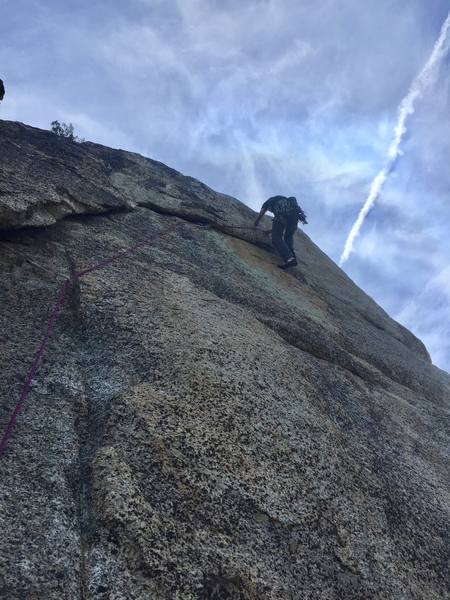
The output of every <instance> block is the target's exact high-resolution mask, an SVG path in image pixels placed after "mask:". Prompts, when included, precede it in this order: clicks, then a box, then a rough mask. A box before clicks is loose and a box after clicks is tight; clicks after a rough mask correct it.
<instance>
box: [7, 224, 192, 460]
mask: <svg viewBox="0 0 450 600" xmlns="http://www.w3.org/2000/svg"><path fill="white" fill-rule="evenodd" d="M180 224H181V222H178V223H173V224H172V225H170V226H169V227H166V228H165V229H161V231H157V232H155V233H153V234H152V235H149V236H148V237H146V238H145V239H144V240H142V241H141V242H138V243H137V244H134V246H131V247H130V248H127V249H126V250H124V251H123V252H119V253H118V254H115V255H114V256H112V257H111V258H108V259H106V260H104V261H102V262H101V263H98V264H97V265H94V266H93V267H89V268H88V269H84V270H83V271H79V272H78V273H75V275H72V277H70V278H68V279H66V280H65V281H64V283H63V285H62V288H61V291H60V293H59V296H58V300H57V301H56V306H55V309H54V311H53V313H52V316H51V317H50V321H49V324H48V326H47V330H46V332H45V335H44V338H43V340H42V343H41V347H40V348H39V352H38V353H37V355H36V358H35V359H34V363H33V366H32V367H31V371H30V374H29V375H28V379H27V381H26V383H25V387H24V388H23V392H22V394H21V396H20V399H19V402H18V403H17V405H16V408H15V409H14V412H13V414H12V416H11V419H10V421H9V425H8V427H7V429H6V433H5V435H4V436H3V439H2V441H1V443H0V454H1V453H2V452H3V450H4V449H5V446H6V443H7V441H8V438H9V436H10V435H11V431H12V429H13V427H14V423H15V421H16V419H17V416H18V414H19V411H20V408H21V406H22V403H23V401H24V399H25V396H26V395H27V393H28V389H29V387H30V384H31V381H32V379H33V376H34V373H35V371H36V369H37V368H38V365H39V361H40V360H41V356H42V353H43V352H44V348H45V346H46V345H47V341H48V338H49V335H50V332H51V330H52V327H53V324H54V322H55V319H56V315H57V314H58V312H59V307H60V305H61V302H62V299H63V298H64V294H65V293H66V289H67V286H68V285H69V281H72V280H73V279H77V278H78V277H81V276H82V275H86V273H90V272H91V271H95V270H96V269H100V268H101V267H104V266H106V265H108V264H109V263H111V262H113V261H114V260H117V259H118V258H121V257H122V256H125V254H128V253H129V252H133V251H134V250H136V249H137V248H139V247H140V246H143V245H144V244H146V243H147V242H149V241H150V240H152V239H154V238H156V237H159V236H161V235H164V234H165V233H167V232H169V231H171V230H172V229H174V228H175V227H177V226H178V225H180Z"/></svg>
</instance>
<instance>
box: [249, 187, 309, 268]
mask: <svg viewBox="0 0 450 600" xmlns="http://www.w3.org/2000/svg"><path fill="white" fill-rule="evenodd" d="M267 211H269V212H271V213H273V215H274V218H273V219H272V230H271V232H272V243H273V245H274V246H275V249H276V250H277V252H278V254H279V255H280V256H281V258H282V259H283V260H284V263H283V264H282V265H277V266H278V268H279V269H288V268H289V267H296V266H297V258H296V256H295V251H294V233H295V231H296V230H297V225H298V222H299V221H301V222H302V223H303V224H304V225H306V224H307V220H306V215H305V213H304V212H303V211H302V209H301V208H300V206H299V205H298V204H297V199H296V198H294V197H293V196H291V197H290V198H286V197H285V196H273V197H272V198H269V199H268V200H266V201H265V202H264V204H263V205H262V207H261V210H260V211H259V214H258V216H257V217H256V219H255V220H254V222H253V227H258V225H259V222H260V221H261V219H262V218H263V216H264V215H265V214H266V212H267Z"/></svg>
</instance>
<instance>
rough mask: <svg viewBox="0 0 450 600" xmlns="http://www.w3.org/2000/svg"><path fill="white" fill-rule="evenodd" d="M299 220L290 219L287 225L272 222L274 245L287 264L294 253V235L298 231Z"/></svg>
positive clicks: (275, 220) (276, 220) (275, 221)
mask: <svg viewBox="0 0 450 600" xmlns="http://www.w3.org/2000/svg"><path fill="white" fill-rule="evenodd" d="M297 225H298V221H297V219H294V220H293V219H289V220H288V221H287V222H286V223H283V221H278V219H273V221H272V244H273V245H274V246H275V249H276V251H277V252H278V254H279V255H280V256H281V258H282V259H283V260H284V262H286V261H287V260H288V259H289V258H292V256H294V257H295V252H294V237H293V236H294V233H295V232H296V231H297Z"/></svg>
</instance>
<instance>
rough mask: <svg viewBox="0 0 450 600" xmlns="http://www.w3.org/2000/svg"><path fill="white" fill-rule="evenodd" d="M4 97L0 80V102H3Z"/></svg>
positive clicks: (3, 88)
mask: <svg viewBox="0 0 450 600" xmlns="http://www.w3.org/2000/svg"><path fill="white" fill-rule="evenodd" d="M4 96H5V86H4V85H3V81H2V80H1V79H0V101H1V100H3V98H4Z"/></svg>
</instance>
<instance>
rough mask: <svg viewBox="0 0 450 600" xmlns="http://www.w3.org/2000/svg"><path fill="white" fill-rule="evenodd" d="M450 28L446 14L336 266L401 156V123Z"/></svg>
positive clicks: (427, 82)
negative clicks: (384, 158)
mask: <svg viewBox="0 0 450 600" xmlns="http://www.w3.org/2000/svg"><path fill="white" fill-rule="evenodd" d="M449 27H450V13H449V14H448V16H447V18H446V20H445V21H444V24H443V25H442V29H441V33H440V35H439V38H438V40H437V42H436V44H435V45H434V48H433V51H432V53H431V55H430V58H429V59H428V61H427V62H426V64H425V66H424V68H423V69H422V71H421V72H420V73H419V75H418V76H417V77H416V78H415V79H414V81H413V83H412V85H411V87H410V89H409V92H408V94H407V95H406V96H405V98H403V100H402V101H401V103H400V106H399V108H398V121H397V124H396V126H395V128H394V133H395V136H394V139H393V141H392V143H391V145H390V147H389V150H388V153H387V158H386V161H385V165H384V167H383V168H382V169H381V171H380V172H379V173H378V175H377V176H376V177H375V179H374V180H373V183H372V186H371V188H370V193H369V197H368V198H367V200H366V202H365V203H364V206H363V207H362V209H361V211H360V213H359V215H358V218H357V219H356V222H355V224H354V225H353V227H352V229H351V230H350V233H349V236H348V238H347V241H346V242H345V247H344V251H343V253H342V255H341V258H340V260H339V265H340V266H342V265H343V264H344V263H345V261H346V260H347V259H348V257H349V255H350V253H351V252H352V251H353V244H354V241H355V239H356V237H357V236H358V235H359V231H360V229H361V226H362V224H363V222H364V219H365V218H366V215H367V213H368V212H369V211H370V210H371V209H372V207H373V205H374V203H375V200H376V199H377V198H378V195H379V193H380V190H381V188H382V186H383V184H384V182H385V181H386V179H387V177H388V175H389V173H390V172H391V170H392V169H393V167H394V165H395V161H396V160H397V158H398V157H399V156H400V154H401V150H400V143H401V141H402V138H403V135H404V134H405V132H406V127H405V121H406V118H407V117H408V116H409V115H411V114H412V113H413V112H414V102H415V100H416V99H417V98H418V97H419V96H420V95H421V94H422V93H423V91H424V90H425V89H426V87H428V86H429V85H430V83H431V81H432V79H433V71H434V69H436V68H437V67H438V66H439V62H440V61H441V60H442V58H443V56H444V54H445V51H446V41H447V33H448V29H449Z"/></svg>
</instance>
